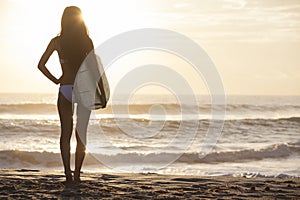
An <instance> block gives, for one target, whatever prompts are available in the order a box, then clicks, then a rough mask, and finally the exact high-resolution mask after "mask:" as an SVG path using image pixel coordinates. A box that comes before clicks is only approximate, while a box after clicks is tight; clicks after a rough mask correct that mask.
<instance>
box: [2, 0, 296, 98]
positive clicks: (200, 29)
mask: <svg viewBox="0 0 300 200" xmlns="http://www.w3.org/2000/svg"><path fill="white" fill-rule="evenodd" d="M0 3H1V6H0V26H1V31H0V42H1V46H0V93H18V92H22V93H27V92H30V93H56V92H57V91H58V86H57V85H54V84H52V83H51V82H50V81H49V80H47V79H46V78H45V77H44V76H43V75H42V74H41V72H40V71H39V70H38V69H37V64H38V61H39V59H40V57H41V55H42V53H43V52H44V50H45V48H46V47H47V44H48V43H49V41H50V40H51V38H53V37H55V36H56V35H57V34H58V33H59V31H60V19H61V15H62V12H63V10H64V8H65V7H66V6H70V5H76V6H79V7H80V8H81V10H82V12H83V18H84V20H85V22H86V24H87V26H88V29H89V33H90V36H91V38H92V40H93V42H94V45H95V47H96V46H98V45H100V44H101V43H102V42H104V41H106V40H107V39H109V38H111V37H113V36H115V35H117V34H120V33H122V32H125V31H129V30H133V29H139V28H162V29H168V30H172V31H176V32H178V33H180V34H183V35H185V36H187V37H189V38H190V39H192V40H193V41H195V42H196V43H197V44H198V45H200V46H201V47H202V48H203V49H204V50H205V51H206V53H207V54H208V56H209V57H210V58H211V59H212V61H213V62H214V64H215V66H216V68H217V70H218V73H219V75H220V77H221V79H222V82H223V86H224V90H225V93H226V94H229V95H231V94H238V95H300V59H299V58H300V1H299V0H285V1H278V0H264V1H261V0H189V1H182V0H168V1H159V0H128V1H127V0H124V1H117V0H112V1H89V0H81V1H79V0H78V1H71V0H69V1H63V0H57V1H54V0H44V1H38V0H27V1H22V0H19V1H18V0H1V2H0ZM141 54H143V56H139V55H141ZM147 56H148V59H147ZM141 58H144V59H141ZM153 58H155V60H156V61H157V60H159V61H161V62H162V64H164V65H169V66H170V67H171V68H172V67H174V69H175V68H176V69H177V70H179V72H180V73H181V74H182V75H183V76H184V78H185V79H187V80H188V82H189V83H190V84H191V87H192V88H194V89H195V91H196V92H197V93H207V88H205V87H206V86H205V81H204V80H203V78H201V77H195V74H194V72H193V71H191V70H189V69H188V68H189V66H188V64H187V63H184V62H183V61H182V60H180V59H178V58H176V57H175V56H174V55H167V54H166V53H163V52H161V53H158V52H153V51H148V52H137V53H136V54H128V55H126V56H124V57H123V58H120V60H118V61H116V63H115V64H113V65H112V67H111V71H108V72H107V76H108V79H109V82H110V85H111V89H112V90H113V89H114V87H115V85H116V84H117V83H118V81H119V80H120V79H121V78H122V76H124V75H125V74H126V73H127V72H128V70H130V69H132V68H130V67H128V68H127V67H126V66H129V65H130V66H138V65H143V64H147V63H151V59H153ZM166 60H167V61H166ZM46 66H47V67H48V68H49V69H50V71H51V72H52V73H53V74H55V75H56V76H58V77H59V75H60V73H61V71H60V66H59V63H58V59H57V54H53V56H52V57H51V59H50V60H49V63H48V64H47V65H46ZM122 66H123V67H122ZM126 70H127V71H126ZM157 91H160V92H163V91H164V90H157V88H156V87H155V88H153V87H152V88H151V87H148V89H147V88H146V89H145V90H144V92H145V93H154V94H155V93H156V92H157ZM157 93H159V92H157Z"/></svg>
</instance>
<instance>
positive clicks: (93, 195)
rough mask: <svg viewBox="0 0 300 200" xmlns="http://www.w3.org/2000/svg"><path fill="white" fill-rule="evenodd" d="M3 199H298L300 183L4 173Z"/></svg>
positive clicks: (229, 178)
mask: <svg viewBox="0 0 300 200" xmlns="http://www.w3.org/2000/svg"><path fill="white" fill-rule="evenodd" d="M0 171H1V175H0V199H28V198H37V199H62V198H75V199H97V198H101V199H149V198H151V199H211V198H213V199H216V198H219V199H232V198H238V199H257V198H264V199H274V198H279V199H300V178H290V177H289V178H269V177H268V178H262V177H256V178H245V177H232V176H183V175H162V174H155V173H147V174H141V173H98V172H97V173H95V172H84V173H82V175H81V177H82V182H81V184H80V186H78V187H76V188H72V189H65V188H64V174H63V173H62V172H58V171H48V170H47V171H46V170H45V171H43V170H26V169H20V170H15V169H0Z"/></svg>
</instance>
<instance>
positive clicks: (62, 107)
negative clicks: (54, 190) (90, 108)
mask: <svg viewBox="0 0 300 200" xmlns="http://www.w3.org/2000/svg"><path fill="white" fill-rule="evenodd" d="M57 107H58V113H59V118H60V123H61V135H60V151H61V157H62V161H63V165H64V169H65V174H66V179H67V182H71V181H72V174H71V167H70V140H71V136H72V130H73V111H72V103H71V102H70V101H68V100H67V99H66V98H65V97H64V96H63V95H62V94H61V93H59V94H58V101H57Z"/></svg>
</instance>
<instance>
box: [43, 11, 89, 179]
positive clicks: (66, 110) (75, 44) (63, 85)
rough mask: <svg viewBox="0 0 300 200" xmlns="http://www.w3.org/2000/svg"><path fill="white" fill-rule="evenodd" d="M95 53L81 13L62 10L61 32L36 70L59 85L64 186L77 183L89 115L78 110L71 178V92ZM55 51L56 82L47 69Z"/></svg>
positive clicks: (83, 153) (50, 44)
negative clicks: (58, 71) (58, 74)
mask: <svg viewBox="0 0 300 200" xmlns="http://www.w3.org/2000/svg"><path fill="white" fill-rule="evenodd" d="M93 49H94V46H93V42H92V40H91V39H90V37H89V36H88V31H87V28H86V26H85V23H84V21H83V19H82V13H81V10H80V9H79V8H78V7H76V6H70V7H67V8H65V10H64V12H63V15H62V19H61V32H60V34H59V35H58V36H57V37H55V38H53V39H52V40H51V41H50V43H49V45H48V47H47V49H46V51H45V52H44V54H43V55H42V57H41V59H40V62H39V64H38V68H39V70H40V71H41V72H42V73H43V74H44V75H45V76H46V77H47V78H48V79H50V80H51V81H52V82H53V83H55V84H60V88H59V93H58V101H57V107H58V112H59V117H60V122H61V136H60V150H61V156H62V161H63V165H64V170H65V175H66V184H71V183H73V182H74V183H79V182H80V170H81V166H82V163H83V160H84V157H85V144H86V131H87V126H88V121H89V117H90V111H89V110H88V109H86V108H85V107H83V106H81V105H78V106H77V115H78V116H77V124H76V140H77V147H76V153H75V170H74V177H73V176H72V172H71V168H70V139H71V136H72V130H73V119H72V116H73V105H72V89H73V84H74V81H75V77H76V73H77V71H78V69H79V67H80V65H81V63H82V62H83V60H84V59H85V57H86V56H87V55H88V53H89V52H90V51H92V50H93ZM54 51H57V52H58V56H59V60H60V64H61V68H62V76H61V77H60V78H59V79H57V78H56V77H54V76H53V75H52V74H51V73H50V72H49V70H48V69H47V68H46V66H45V65H46V63H47V61H48V59H49V57H50V56H51V54H52V53H53V52H54Z"/></svg>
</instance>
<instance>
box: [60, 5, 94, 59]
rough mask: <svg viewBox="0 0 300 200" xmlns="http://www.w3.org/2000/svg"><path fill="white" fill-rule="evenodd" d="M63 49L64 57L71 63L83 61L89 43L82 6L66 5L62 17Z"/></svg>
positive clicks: (61, 34) (61, 36)
mask: <svg viewBox="0 0 300 200" xmlns="http://www.w3.org/2000/svg"><path fill="white" fill-rule="evenodd" d="M60 41H61V49H62V54H63V57H64V59H67V60H68V61H69V62H71V63H78V62H82V61H83V60H84V58H85V56H86V54H87V53H88V52H87V49H86V47H87V46H88V43H89V36H88V30H87V27H86V25H85V23H84V20H83V18H82V13H81V10H80V8H78V7H76V6H70V7H66V8H65V10H64V12H63V15H62V18H61V32H60Z"/></svg>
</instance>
